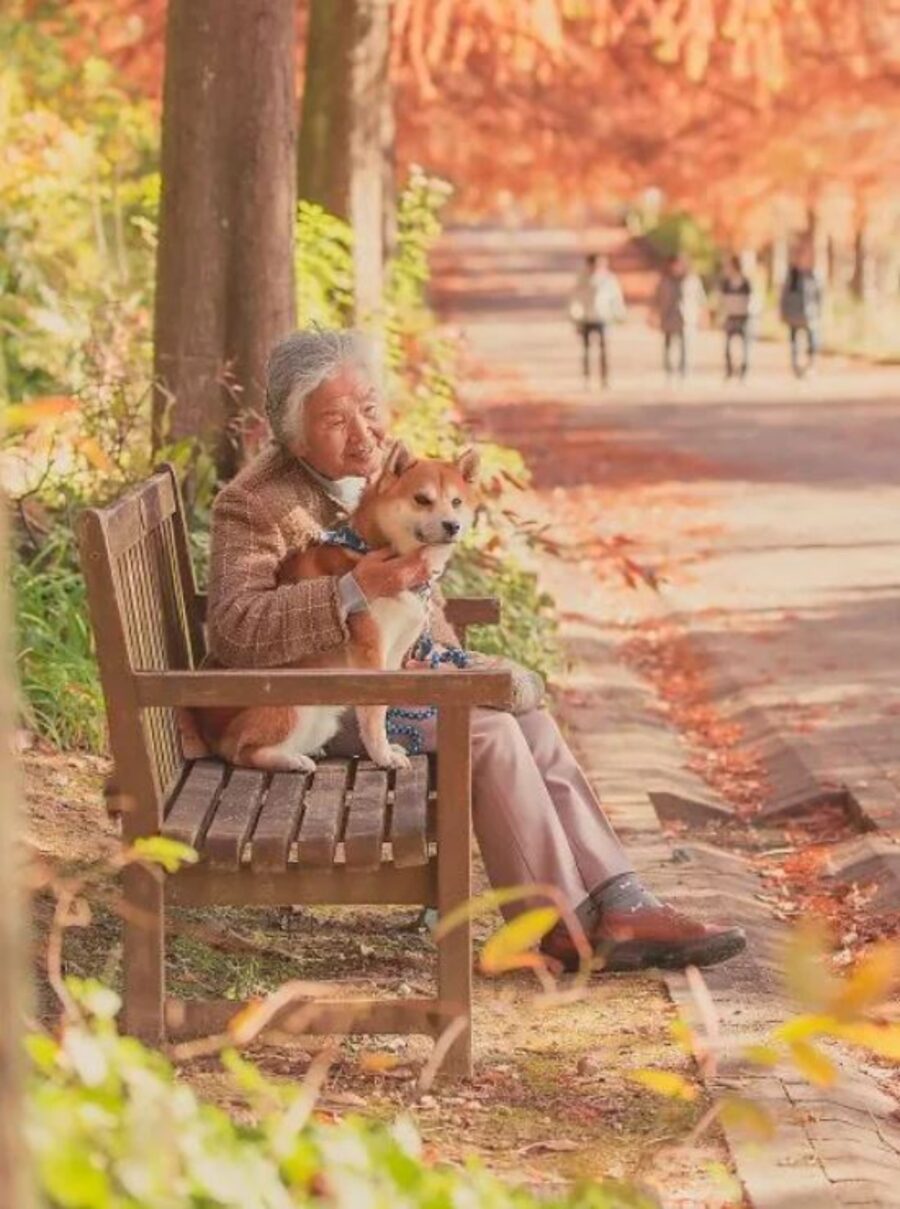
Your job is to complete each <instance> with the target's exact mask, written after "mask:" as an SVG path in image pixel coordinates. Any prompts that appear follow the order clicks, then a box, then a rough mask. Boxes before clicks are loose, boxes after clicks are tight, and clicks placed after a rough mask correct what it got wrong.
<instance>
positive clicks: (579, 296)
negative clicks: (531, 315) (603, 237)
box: [569, 254, 625, 387]
mask: <svg viewBox="0 0 900 1209" xmlns="http://www.w3.org/2000/svg"><path fill="white" fill-rule="evenodd" d="M569 316H570V318H571V319H572V322H573V323H574V324H575V327H576V328H577V330H578V334H579V335H580V336H581V340H582V346H583V352H582V363H581V364H582V373H583V374H584V381H585V384H589V383H590V380H591V340H592V338H593V337H594V336H596V338H597V366H598V370H599V374H600V382H601V385H602V386H604V387H606V386H608V385H609V347H608V343H607V335H606V333H607V328H608V327H609V326H610V324H613V323H621V322H622V320H623V319H624V318H625V299H624V298H623V296H622V287H621V285H620V284H619V279H618V277H617V276H616V275H615V273H614V272H613V271H612V269H611V268H610V267H609V258H608V257H606V256H597V255H596V254H592V255H590V256H586V257H585V260H584V266H583V268H582V269H581V272H580V273H579V274H578V278H577V280H576V282H575V289H574V290H573V292H572V299H571V301H570V303H569Z"/></svg>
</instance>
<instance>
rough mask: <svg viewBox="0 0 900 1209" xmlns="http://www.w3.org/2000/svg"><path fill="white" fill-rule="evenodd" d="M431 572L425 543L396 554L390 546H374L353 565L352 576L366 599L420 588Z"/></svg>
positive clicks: (426, 581)
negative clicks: (387, 547) (375, 548)
mask: <svg viewBox="0 0 900 1209" xmlns="http://www.w3.org/2000/svg"><path fill="white" fill-rule="evenodd" d="M430 576H431V568H430V566H429V565H428V549H427V547H426V546H420V547H419V548H418V549H417V550H411V551H410V553H409V554H394V552H393V551H392V550H389V549H383V550H372V551H370V552H369V553H368V554H364V555H363V556H362V558H361V559H360V560H359V562H358V563H357V564H356V566H355V567H354V568H353V578H354V579H355V580H356V582H357V584H358V585H359V589H360V591H361V592H362V594H363V595H364V596H365V598H366V600H378V599H379V598H380V597H382V596H399V595H400V593H401V592H407V591H409V590H410V589H411V588H421V587H423V586H424V585H425V584H427V583H428V580H429V578H430Z"/></svg>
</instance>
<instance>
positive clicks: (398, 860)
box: [391, 756, 428, 869]
mask: <svg viewBox="0 0 900 1209" xmlns="http://www.w3.org/2000/svg"><path fill="white" fill-rule="evenodd" d="M410 764H411V765H412V767H411V768H409V769H405V768H401V769H398V771H397V774H396V777H397V779H396V781H395V783H394V808H393V812H392V814H391V848H392V849H393V853H394V864H395V865H396V866H397V867H398V868H400V869H403V868H407V867H409V866H412V865H426V864H427V863H428V835H427V826H428V811H427V805H428V757H427V756H411V757H410Z"/></svg>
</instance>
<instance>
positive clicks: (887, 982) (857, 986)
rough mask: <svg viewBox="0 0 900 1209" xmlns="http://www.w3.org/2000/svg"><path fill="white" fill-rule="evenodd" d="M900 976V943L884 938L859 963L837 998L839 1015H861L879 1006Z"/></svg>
mask: <svg viewBox="0 0 900 1209" xmlns="http://www.w3.org/2000/svg"><path fill="white" fill-rule="evenodd" d="M898 978H900V945H898V944H897V943H896V942H895V941H890V940H884V941H881V942H880V943H879V944H876V945H873V946H872V947H871V948H870V949H869V950H868V951H867V952H866V953H865V954H864V955H863V956H862V957H861V958H860V960H859V961H858V962H857V963H856V966H855V967H854V969H853V972H852V974H851V975H850V977H849V978H848V979H846V981H845V982H844V983H843V985H842V986H841V988H840V990H839V992H838V994H837V996H836V998H835V1001H834V1012H835V1014H836V1015H838V1016H857V1015H860V1014H861V1013H863V1012H865V1011H866V1009H867V1008H873V1007H877V1006H878V1005H879V1004H881V1003H883V1002H884V1001H885V999H887V998H888V997H889V996H890V993H891V991H892V990H893V988H894V986H895V985H896V983H897V980H898Z"/></svg>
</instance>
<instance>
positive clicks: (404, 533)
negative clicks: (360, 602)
mask: <svg viewBox="0 0 900 1209" xmlns="http://www.w3.org/2000/svg"><path fill="white" fill-rule="evenodd" d="M477 474H478V455H477V453H475V451H474V450H467V451H466V452H465V453H463V454H462V455H461V456H460V457H459V458H458V459H457V460H456V461H455V462H441V461H437V460H435V459H425V458H423V459H421V460H416V459H414V458H413V457H412V455H411V454H410V453H409V451H408V450H407V449H406V448H405V446H403V445H402V444H398V445H395V446H394V447H393V449H392V450H391V452H390V453H389V454H388V457H387V458H386V460H385V464H384V467H383V469H382V471H381V473H380V474H379V476H378V477H377V479H375V480H374V481H373V482H372V483H371V484H369V486H368V487H367V488H366V489H365V491H364V493H363V496H362V499H361V500H360V503H359V506H358V508H357V509H356V511H355V512H354V514H353V516H352V517H351V518H350V527H351V528H352V529H353V530H354V531H355V532H356V533H358V534H359V536H360V537H361V538H362V539H363V540H364V541H365V542H366V544H367V545H368V546H369V547H370V548H371V549H373V550H376V549H381V548H384V547H390V548H392V549H393V550H394V552H395V553H397V554H404V553H407V552H408V551H410V550H413V549H415V548H416V547H417V546H422V545H424V546H427V547H428V548H429V550H430V551H433V552H434V557H433V558H432V559H431V561H432V563H433V573H434V574H438V573H440V572H441V571H442V570H443V568H444V566H445V565H446V562H447V559H448V558H449V555H450V553H451V552H452V549H453V545H454V543H455V542H456V541H457V540H458V539H459V537H461V536H462V535H463V533H464V532H465V530H466V529H467V528H468V525H469V523H471V519H472V515H473V513H474V507H475V498H474V496H475V482H476V479H477ZM426 501H427V503H426ZM454 524H458V525H459V530H458V532H456V533H452V534H451V533H450V529H451V528H452V526H453V525H454ZM360 557H361V556H360V555H359V554H356V553H355V552H354V551H352V550H348V549H345V548H344V547H341V546H329V545H310V546H307V547H306V548H305V549H303V550H297V551H295V552H293V553H292V554H290V555H289V556H288V557H287V558H286V559H285V561H284V562H283V563H282V565H281V567H280V569H279V573H278V582H279V584H286V583H297V582H298V581H300V580H303V579H312V578H316V577H318V576H324V575H328V576H337V577H340V576H342V575H344V574H345V573H346V572H347V571H352V570H353V568H354V567H355V566H356V564H357V562H359V559H360ZM425 613H426V606H425V602H424V600H423V599H422V598H421V597H417V596H415V594H413V593H410V592H404V593H401V594H400V597H397V598H390V600H389V601H385V600H378V601H373V602H372V604H371V606H370V608H369V610H368V611H366V612H359V613H354V614H351V615H350V616H349V617H348V619H347V625H348V629H349V631H350V638H349V641H348V642H347V643H346V644H345V645H344V646H343V647H340V648H337V649H335V650H330V651H323V652H322V653H321V654H320V655H315V656H311V657H309V658H308V659H305V660H303V662H302V663H298V664H296V665H294V666H297V667H303V668H347V669H356V670H361V669H382V670H384V669H388V668H395V667H399V666H400V665H401V662H402V658H403V656H404V655H405V654H406V653H407V652H408V651H409V650H410V649H411V648H412V647H413V646H414V645H415V643H416V642H417V641H418V639H419V637H420V635H421V633H422V629H423V627H424V623H425ZM343 712H344V709H343V707H330V706H302V707H281V706H255V707H252V708H249V709H246V708H224V707H223V708H218V707H215V708H203V709H197V710H193V711H192V716H191V718H189V719H184V720H183V722H182V735H183V742H184V744H185V748H186V754H190V752H188V750H187V749H188V748H191V749H193V750H194V751H195V752H196V751H199V746H201V745H202V746H203V747H205V748H206V751H207V753H209V752H211V753H214V754H215V755H218V756H220V757H221V758H222V759H224V760H226V761H227V762H228V763H229V764H237V765H245V766H248V767H252V768H260V769H266V770H268V771H293V770H301V769H305V770H308V769H310V768H311V767H313V762H312V760H311V759H310V757H311V755H312V753H313V751H316V750H318V749H319V748H321V747H322V746H323V745H324V743H326V742H327V741H328V739H330V738H331V737H332V736H333V735H334V734H335V733H336V731H337V729H338V726H339V722H340V716H341V714H342V713H343ZM386 713H387V710H386V707H384V706H358V707H357V717H358V719H359V725H360V733H361V735H362V738H363V742H364V744H365V747H366V750H367V751H368V753H369V755H370V757H371V758H372V759H373V760H374V761H375V762H376V763H378V764H381V765H382V766H384V767H404V766H406V765H407V764H408V760H407V758H406V756H405V754H404V753H403V751H402V749H401V748H398V747H394V746H392V745H391V744H389V742H388V739H387V734H386V730H385V721H386ZM197 740H199V741H200V743H199V745H198V743H197ZM307 749H308V750H307Z"/></svg>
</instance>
